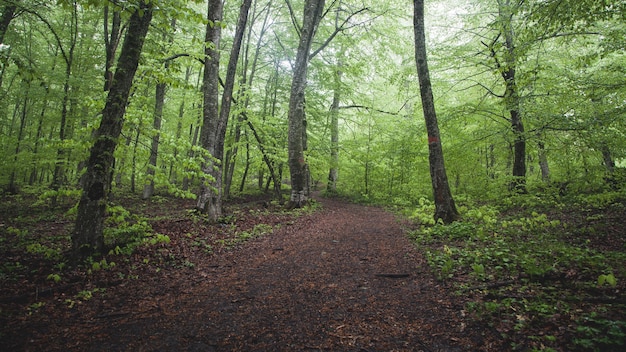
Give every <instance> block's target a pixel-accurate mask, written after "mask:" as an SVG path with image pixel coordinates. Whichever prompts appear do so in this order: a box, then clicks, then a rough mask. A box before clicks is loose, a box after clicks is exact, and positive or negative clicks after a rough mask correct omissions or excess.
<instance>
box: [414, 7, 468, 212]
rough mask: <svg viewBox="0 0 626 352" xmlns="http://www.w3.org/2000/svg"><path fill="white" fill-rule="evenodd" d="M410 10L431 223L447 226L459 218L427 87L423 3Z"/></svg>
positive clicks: (430, 94)
mask: <svg viewBox="0 0 626 352" xmlns="http://www.w3.org/2000/svg"><path fill="white" fill-rule="evenodd" d="M413 6H414V13H413V29H414V32H415V61H416V64H417V74H418V79H419V84H420V95H421V97H422V109H423V110H424V120H425V121H426V131H427V132H428V152H429V153H428V159H429V162H430V177H431V180H432V186H433V193H434V198H435V221H438V220H439V219H441V220H442V221H443V222H444V223H446V224H449V223H451V222H453V221H455V220H456V219H457V218H458V217H459V213H458V211H457V210H456V206H455V204H454V199H453V198H452V193H451V192H450V186H449V185H448V176H447V174H446V168H445V163H444V159H443V148H442V146H441V138H440V136H439V124H438V122H437V114H436V112H435V102H434V98H433V92H432V87H431V83H430V73H429V72H428V61H427V56H426V34H425V30H424V1H423V0H414V1H413Z"/></svg>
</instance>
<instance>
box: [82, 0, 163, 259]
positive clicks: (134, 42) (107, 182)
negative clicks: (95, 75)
mask: <svg viewBox="0 0 626 352" xmlns="http://www.w3.org/2000/svg"><path fill="white" fill-rule="evenodd" d="M153 6H154V3H153V2H152V1H146V0H142V1H141V2H140V3H139V4H138V6H137V7H136V9H135V11H134V12H133V13H132V15H131V17H130V20H129V22H128V31H127V33H126V37H125V38H124V43H123V45H122V51H121V53H120V56H119V58H118V61H117V68H116V70H115V75H114V76H113V83H112V85H111V88H110V90H109V93H108V96H107V100H106V104H105V106H104V109H103V110H102V120H101V122H100V127H99V128H98V129H97V131H96V133H95V141H94V144H93V146H92V147H91V151H90V155H89V159H88V162H87V171H86V175H85V178H84V183H83V190H82V195H81V198H80V201H79V203H78V214H77V218H76V225H75V228H74V231H73V233H72V249H73V256H74V257H75V258H80V257H84V256H87V255H90V254H93V253H97V252H99V251H101V250H102V249H103V247H104V236H103V225H104V217H105V211H106V201H107V196H108V193H109V192H110V190H111V181H112V180H111V178H112V173H113V164H114V162H115V158H114V156H113V153H114V152H115V148H116V147H117V140H118V138H119V136H120V133H121V131H122V125H123V123H124V112H125V110H126V105H127V102H128V97H129V95H130V90H131V87H132V83H133V78H134V76H135V72H137V67H138V65H139V57H140V56H141V50H142V48H143V44H144V41H145V38H146V35H147V33H148V28H149V26H150V21H151V20H152V11H153Z"/></svg>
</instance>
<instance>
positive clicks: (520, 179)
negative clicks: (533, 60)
mask: <svg viewBox="0 0 626 352" xmlns="http://www.w3.org/2000/svg"><path fill="white" fill-rule="evenodd" d="M514 6H515V5H513V4H512V3H511V0H498V21H497V23H498V27H499V31H500V32H499V33H498V35H497V36H496V39H495V40H494V42H493V43H492V44H491V46H490V47H489V49H490V51H491V56H492V57H493V59H494V60H495V63H496V68H497V70H498V72H500V74H501V75H502V79H503V80H504V84H505V90H504V103H505V105H506V108H507V110H508V111H509V115H510V122H511V130H512V131H513V172H512V174H513V181H512V182H511V184H510V187H509V188H510V189H511V190H514V191H518V192H526V136H525V134H524V123H523V121H522V113H521V111H520V95H519V89H518V86H517V77H516V71H517V65H516V64H517V52H516V48H515V32H514V31H513V17H514V16H515V13H516V9H515V7H514ZM499 38H503V39H504V42H503V47H504V51H505V52H504V54H503V55H502V56H503V58H502V59H499V58H498V56H497V53H496V50H495V48H494V46H495V43H496V41H497V40H498V39H499Z"/></svg>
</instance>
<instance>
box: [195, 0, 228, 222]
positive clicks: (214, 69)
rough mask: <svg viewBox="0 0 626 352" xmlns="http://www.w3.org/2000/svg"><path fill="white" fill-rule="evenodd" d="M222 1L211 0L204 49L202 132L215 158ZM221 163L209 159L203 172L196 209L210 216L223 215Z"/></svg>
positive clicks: (207, 147) (203, 146)
mask: <svg viewBox="0 0 626 352" xmlns="http://www.w3.org/2000/svg"><path fill="white" fill-rule="evenodd" d="M222 10H223V9H222V1H221V0H209V2H208V10H207V20H208V21H209V22H208V23H207V27H206V36H205V40H204V42H205V49H204V55H205V59H204V77H203V79H202V80H203V87H202V90H203V106H202V119H203V122H202V129H201V131H200V146H201V147H202V148H204V149H206V150H207V151H208V152H209V154H211V155H212V156H213V157H215V153H216V152H215V149H216V145H217V141H216V140H215V139H216V138H217V134H216V131H217V125H218V123H217V120H218V118H219V74H220V70H219V65H220V51H219V46H220V39H221V38H222V27H221V24H220V22H221V21H222ZM219 167H220V166H219V165H215V164H214V161H213V160H210V159H209V158H205V160H204V163H203V165H202V172H203V173H204V174H205V177H204V178H203V179H202V180H201V185H200V194H199V195H198V202H197V204H196V209H197V210H198V211H200V212H202V213H207V214H209V217H210V218H213V217H215V218H217V217H219V211H220V210H221V209H219V207H218V204H217V201H218V197H219V189H218V188H216V187H215V183H216V182H219V181H218V178H217V177H215V176H216V175H217V174H219Z"/></svg>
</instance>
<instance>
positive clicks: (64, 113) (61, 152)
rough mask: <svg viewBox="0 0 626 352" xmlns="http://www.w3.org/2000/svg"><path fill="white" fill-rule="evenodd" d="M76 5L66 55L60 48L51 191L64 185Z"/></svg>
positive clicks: (76, 19) (76, 32) (53, 203)
mask: <svg viewBox="0 0 626 352" xmlns="http://www.w3.org/2000/svg"><path fill="white" fill-rule="evenodd" d="M77 6H78V5H77V4H76V3H74V7H73V9H72V21H71V24H70V28H69V31H70V33H71V34H70V38H71V44H70V48H69V52H68V53H67V55H66V54H65V51H63V49H62V48H61V51H62V54H63V59H64V60H65V82H64V84H63V102H62V104H61V126H60V128H59V141H60V144H61V147H60V148H59V149H57V159H56V163H55V166H54V176H53V178H52V189H53V190H55V191H58V190H59V188H61V186H62V185H64V184H65V160H63V159H64V158H65V153H66V150H65V148H64V147H63V144H64V141H65V139H66V138H67V133H66V130H67V128H68V126H67V124H68V122H67V120H68V117H69V110H68V105H69V103H70V79H71V77H72V64H73V62H74V50H75V48H76V42H77V41H78V13H77V12H78V9H77ZM52 205H53V206H55V205H56V196H54V197H53V198H52Z"/></svg>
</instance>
